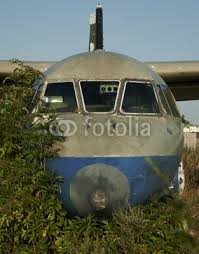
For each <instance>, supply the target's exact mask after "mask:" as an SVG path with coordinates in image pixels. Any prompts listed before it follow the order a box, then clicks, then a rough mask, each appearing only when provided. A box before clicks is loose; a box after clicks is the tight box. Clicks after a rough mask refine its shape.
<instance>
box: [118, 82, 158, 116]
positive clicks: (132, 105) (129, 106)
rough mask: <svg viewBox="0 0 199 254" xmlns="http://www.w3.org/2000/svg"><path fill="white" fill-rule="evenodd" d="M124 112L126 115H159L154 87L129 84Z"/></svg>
mask: <svg viewBox="0 0 199 254" xmlns="http://www.w3.org/2000/svg"><path fill="white" fill-rule="evenodd" d="M122 110H123V111H124V112H126V113H159V112H160V110H159V107H158V103H157V100H156V97H155V93H154V90H153V87H152V85H151V84H146V83H135V82H127V84H126V89H125V93H124V99H123V103H122Z"/></svg>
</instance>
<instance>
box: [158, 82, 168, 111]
mask: <svg viewBox="0 0 199 254" xmlns="http://www.w3.org/2000/svg"><path fill="white" fill-rule="evenodd" d="M157 91H158V94H159V98H160V101H161V104H162V108H163V111H164V113H165V114H168V115H171V111H170V109H169V105H168V102H167V100H166V98H165V96H164V93H163V91H162V89H161V87H160V85H157Z"/></svg>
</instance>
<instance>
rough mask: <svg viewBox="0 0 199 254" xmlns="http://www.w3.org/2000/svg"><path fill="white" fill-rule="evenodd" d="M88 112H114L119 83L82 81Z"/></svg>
mask: <svg viewBox="0 0 199 254" xmlns="http://www.w3.org/2000/svg"><path fill="white" fill-rule="evenodd" d="M80 85H81V90H82V94H83V99H84V104H85V109H86V111H87V112H93V113H94V112H112V111H113V110H114V107H115V101H116V96H117V92H118V87H119V82H118V81H81V82H80Z"/></svg>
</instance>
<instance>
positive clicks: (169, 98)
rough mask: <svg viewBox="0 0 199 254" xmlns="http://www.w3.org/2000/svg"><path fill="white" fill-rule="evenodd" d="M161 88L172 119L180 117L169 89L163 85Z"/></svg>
mask: <svg viewBox="0 0 199 254" xmlns="http://www.w3.org/2000/svg"><path fill="white" fill-rule="evenodd" d="M161 88H162V91H163V93H164V95H165V97H166V99H167V102H168V104H169V107H170V109H171V112H172V115H173V116H174V117H180V114H179V112H178V109H177V106H176V103H175V100H174V98H173V95H172V93H171V91H170V89H169V88H168V87H167V86H165V85H161Z"/></svg>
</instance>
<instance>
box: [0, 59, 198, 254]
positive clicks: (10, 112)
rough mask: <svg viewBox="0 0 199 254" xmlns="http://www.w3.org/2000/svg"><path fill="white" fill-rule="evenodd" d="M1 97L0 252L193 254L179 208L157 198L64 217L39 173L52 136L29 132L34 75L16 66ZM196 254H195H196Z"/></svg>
mask: <svg viewBox="0 0 199 254" xmlns="http://www.w3.org/2000/svg"><path fill="white" fill-rule="evenodd" d="M19 64H20V68H17V69H16V70H15V71H14V73H13V74H12V75H11V76H10V77H9V78H7V79H6V80H5V81H4V83H3V85H2V86H1V94H0V183H1V185H0V253H24V254H25V253H35V254H39V253H101V254H103V253H104V254H108V253H135V254H136V253H139V254H145V253H147V254H148V253H157V254H158V253H159V254H161V253H172V254H175V253H186V254H189V253H194V249H195V247H194V244H196V243H195V242H194V241H193V239H192V238H191V236H190V235H189V234H188V233H187V230H188V226H187V224H189V220H187V217H188V216H187V214H186V209H184V208H183V204H182V202H181V201H180V200H177V199H174V200H173V199H170V198H168V199H161V200H159V201H154V202H152V203H149V204H147V205H145V206H137V207H134V208H129V209H128V211H119V212H117V213H115V214H114V215H113V218H111V219H101V220H98V219H97V218H95V217H93V216H88V217H86V218H79V217H77V218H70V217H69V215H68V214H67V211H65V210H64V209H63V207H62V204H61V203H60V201H59V200H58V199H57V198H56V193H57V192H58V191H59V185H58V183H59V181H60V178H59V177H56V176H54V175H52V174H50V172H47V171H46V170H45V169H44V168H43V166H42V163H41V162H42V160H43V159H44V158H45V157H51V156H54V155H55V151H53V152H52V151H51V149H50V148H51V147H52V144H53V142H55V141H56V140H55V137H53V136H51V135H50V133H49V132H48V127H49V124H50V121H51V120H52V119H54V116H49V120H48V121H45V124H43V123H42V121H41V123H40V124H37V125H32V124H31V123H32V122H33V120H34V118H35V117H36V116H37V117H39V118H40V119H42V117H43V116H42V114H40V115H39V114H37V115H34V114H29V113H28V105H29V104H30V99H31V97H32V92H31V89H30V87H31V84H32V82H33V80H34V79H35V78H37V77H38V76H39V75H40V73H39V72H37V71H35V70H33V69H31V68H29V67H27V66H24V65H23V63H19ZM195 253H196V252H195Z"/></svg>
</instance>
